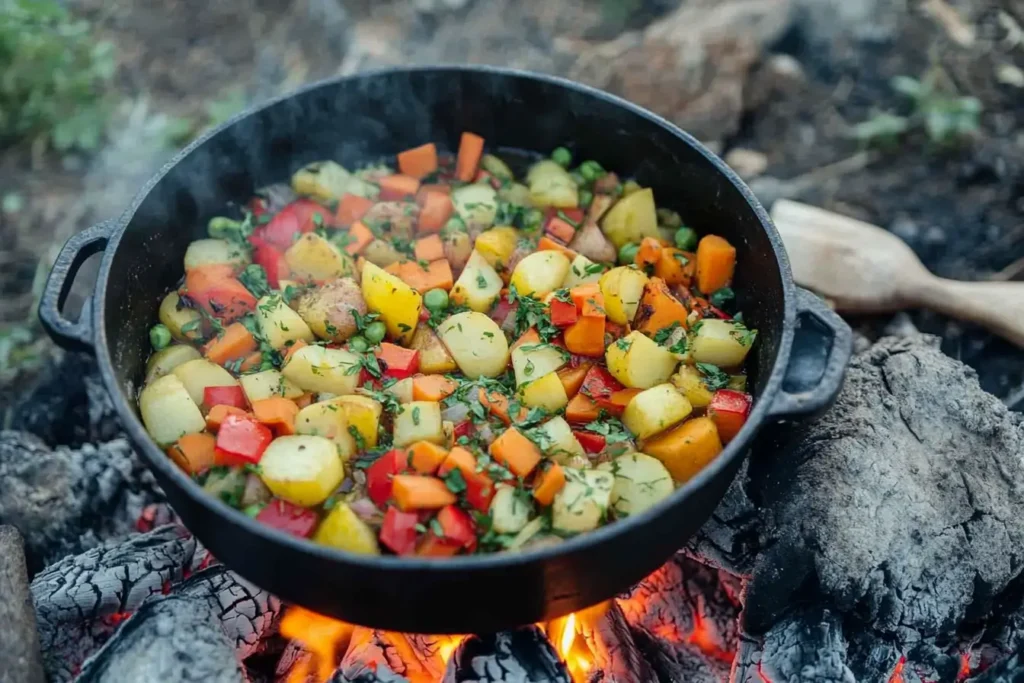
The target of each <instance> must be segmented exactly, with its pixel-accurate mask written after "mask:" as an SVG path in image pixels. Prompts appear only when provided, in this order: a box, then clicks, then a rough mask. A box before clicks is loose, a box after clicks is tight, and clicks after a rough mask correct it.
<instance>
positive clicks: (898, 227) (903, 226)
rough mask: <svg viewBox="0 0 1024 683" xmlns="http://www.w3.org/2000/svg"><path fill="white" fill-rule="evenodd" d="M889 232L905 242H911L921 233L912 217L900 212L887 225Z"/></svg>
mask: <svg viewBox="0 0 1024 683" xmlns="http://www.w3.org/2000/svg"><path fill="white" fill-rule="evenodd" d="M889 232H891V233H892V234H894V235H896V236H897V237H899V238H900V239H901V240H903V241H904V242H906V243H907V244H913V243H914V242H916V241H917V238H918V236H919V235H920V234H921V228H920V227H919V226H918V225H917V222H916V221H914V219H913V218H911V217H910V216H907V215H904V214H901V215H899V216H896V218H895V219H894V220H893V222H892V225H890V226H889Z"/></svg>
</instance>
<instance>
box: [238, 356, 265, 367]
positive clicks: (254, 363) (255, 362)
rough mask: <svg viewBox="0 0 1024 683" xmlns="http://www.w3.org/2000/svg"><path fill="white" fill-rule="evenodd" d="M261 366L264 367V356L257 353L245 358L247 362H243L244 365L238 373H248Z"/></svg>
mask: <svg viewBox="0 0 1024 683" xmlns="http://www.w3.org/2000/svg"><path fill="white" fill-rule="evenodd" d="M261 365H263V354H262V353H260V352H259V351H255V352H253V353H250V354H249V355H248V356H246V357H245V360H243V361H242V365H241V366H240V367H239V368H238V371H239V372H248V371H249V370H253V369H255V368H258V367H259V366H261Z"/></svg>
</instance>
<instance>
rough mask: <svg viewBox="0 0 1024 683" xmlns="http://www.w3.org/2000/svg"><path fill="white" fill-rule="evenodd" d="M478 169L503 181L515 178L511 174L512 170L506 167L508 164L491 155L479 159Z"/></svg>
mask: <svg viewBox="0 0 1024 683" xmlns="http://www.w3.org/2000/svg"><path fill="white" fill-rule="evenodd" d="M480 168H482V169H484V170H485V171H487V172H488V173H490V174H491V175H492V176H494V177H495V178H501V179H503V180H512V179H513V178H515V175H514V174H513V173H512V169H511V168H509V167H508V164H506V163H505V162H504V161H502V160H501V159H500V158H498V157H496V156H494V155H493V154H485V155H483V156H482V157H480Z"/></svg>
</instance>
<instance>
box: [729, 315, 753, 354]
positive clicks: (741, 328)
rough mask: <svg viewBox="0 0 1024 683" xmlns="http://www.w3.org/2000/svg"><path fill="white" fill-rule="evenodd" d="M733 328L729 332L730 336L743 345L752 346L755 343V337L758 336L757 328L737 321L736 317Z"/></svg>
mask: <svg viewBox="0 0 1024 683" xmlns="http://www.w3.org/2000/svg"><path fill="white" fill-rule="evenodd" d="M733 328H734V329H733V330H731V331H730V332H729V336H730V337H732V338H733V339H735V340H736V341H738V342H739V343H740V344H742V345H743V346H747V347H749V346H751V345H752V344H753V343H754V339H755V338H757V330H751V329H747V326H746V325H744V324H743V323H742V322H736V320H735V319H733Z"/></svg>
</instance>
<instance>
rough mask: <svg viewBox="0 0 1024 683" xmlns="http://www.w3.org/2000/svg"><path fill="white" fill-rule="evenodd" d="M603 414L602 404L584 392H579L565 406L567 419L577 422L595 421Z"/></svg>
mask: <svg viewBox="0 0 1024 683" xmlns="http://www.w3.org/2000/svg"><path fill="white" fill-rule="evenodd" d="M600 415H601V406H600V405H598V403H597V401H595V400H594V399H592V398H590V397H589V396H587V395H586V394H584V393H583V392H579V393H577V394H576V395H575V396H573V397H572V400H571V401H569V405H567V406H566V407H565V419H566V420H567V421H568V422H574V423H576V424H586V423H587V422H593V421H594V420H596V419H597V418H598V417H600Z"/></svg>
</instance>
